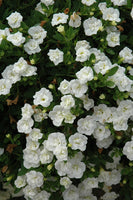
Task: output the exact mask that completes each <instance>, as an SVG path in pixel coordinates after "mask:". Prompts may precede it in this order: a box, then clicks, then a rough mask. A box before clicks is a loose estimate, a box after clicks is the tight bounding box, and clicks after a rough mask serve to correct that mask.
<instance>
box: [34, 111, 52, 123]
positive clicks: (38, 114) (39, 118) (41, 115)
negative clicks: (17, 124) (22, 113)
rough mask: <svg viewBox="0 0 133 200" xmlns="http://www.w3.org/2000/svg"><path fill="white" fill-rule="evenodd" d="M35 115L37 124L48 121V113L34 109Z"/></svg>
mask: <svg viewBox="0 0 133 200" xmlns="http://www.w3.org/2000/svg"><path fill="white" fill-rule="evenodd" d="M34 112H35V114H34V115H33V117H34V120H35V121H36V122H41V121H42V120H43V119H47V118H48V117H47V113H43V112H42V110H41V109H34Z"/></svg>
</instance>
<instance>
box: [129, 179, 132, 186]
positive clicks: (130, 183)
mask: <svg viewBox="0 0 133 200" xmlns="http://www.w3.org/2000/svg"><path fill="white" fill-rule="evenodd" d="M129 185H130V187H131V188H133V179H132V178H131V179H130V181H129Z"/></svg>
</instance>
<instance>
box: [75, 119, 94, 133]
mask: <svg viewBox="0 0 133 200" xmlns="http://www.w3.org/2000/svg"><path fill="white" fill-rule="evenodd" d="M77 124H78V128H77V130H78V132H79V133H81V134H85V135H91V134H92V133H93V132H94V130H95V128H96V127H97V125H96V121H95V119H94V118H93V117H92V116H89V115H88V116H86V117H85V118H81V119H79V120H78V122H77Z"/></svg>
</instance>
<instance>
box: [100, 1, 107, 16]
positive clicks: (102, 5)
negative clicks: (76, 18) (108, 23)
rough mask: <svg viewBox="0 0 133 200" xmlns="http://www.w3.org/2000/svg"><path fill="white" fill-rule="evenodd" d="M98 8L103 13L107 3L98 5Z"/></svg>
mask: <svg viewBox="0 0 133 200" xmlns="http://www.w3.org/2000/svg"><path fill="white" fill-rule="evenodd" d="M98 8H99V9H100V11H101V12H102V13H103V12H104V10H105V9H106V8H107V4H106V2H102V3H99V4H98Z"/></svg>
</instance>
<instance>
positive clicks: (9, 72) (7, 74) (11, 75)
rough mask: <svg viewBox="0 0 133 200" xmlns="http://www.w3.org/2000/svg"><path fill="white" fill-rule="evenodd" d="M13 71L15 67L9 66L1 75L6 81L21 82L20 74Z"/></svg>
mask: <svg viewBox="0 0 133 200" xmlns="http://www.w3.org/2000/svg"><path fill="white" fill-rule="evenodd" d="M13 69H14V65H9V66H7V67H6V68H5V70H4V71H3V72H2V73H1V75H2V77H3V78H4V79H8V80H10V81H11V83H16V82H17V81H20V80H21V77H20V75H19V74H17V73H15V72H14V71H13Z"/></svg>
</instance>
